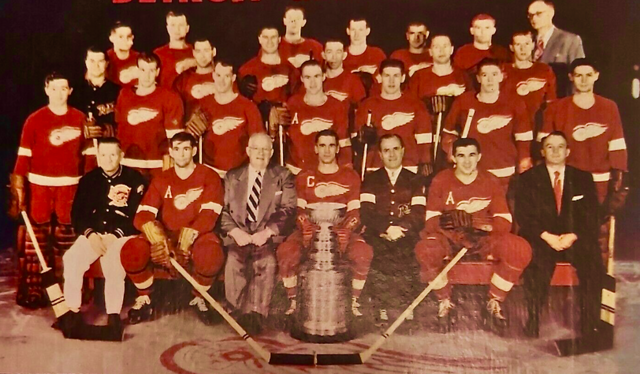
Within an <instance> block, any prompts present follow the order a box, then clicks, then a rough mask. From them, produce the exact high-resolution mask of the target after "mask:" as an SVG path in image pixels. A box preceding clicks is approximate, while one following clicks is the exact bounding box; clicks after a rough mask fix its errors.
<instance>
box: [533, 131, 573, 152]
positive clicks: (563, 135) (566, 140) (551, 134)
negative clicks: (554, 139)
mask: <svg viewBox="0 0 640 374" xmlns="http://www.w3.org/2000/svg"><path fill="white" fill-rule="evenodd" d="M550 136H559V137H561V138H562V139H564V141H565V143H567V148H569V139H567V136H566V135H565V134H564V133H563V132H562V131H559V130H555V131H553V132H551V133H550V134H549V135H547V136H545V137H544V138H542V141H541V142H540V144H541V145H542V147H544V143H545V142H546V141H547V139H548V138H549V137H550Z"/></svg>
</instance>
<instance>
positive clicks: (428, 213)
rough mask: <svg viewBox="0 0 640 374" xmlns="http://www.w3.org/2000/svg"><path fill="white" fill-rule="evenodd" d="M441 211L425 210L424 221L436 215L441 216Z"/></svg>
mask: <svg viewBox="0 0 640 374" xmlns="http://www.w3.org/2000/svg"><path fill="white" fill-rule="evenodd" d="M441 215H442V212H439V211H437V210H427V214H426V216H425V219H424V220H425V221H428V220H430V219H431V218H434V217H437V216H441Z"/></svg>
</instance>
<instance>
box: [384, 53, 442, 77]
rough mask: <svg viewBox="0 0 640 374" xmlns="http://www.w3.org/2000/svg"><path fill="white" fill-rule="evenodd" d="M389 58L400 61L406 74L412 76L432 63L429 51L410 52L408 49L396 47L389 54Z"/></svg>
mask: <svg viewBox="0 0 640 374" xmlns="http://www.w3.org/2000/svg"><path fill="white" fill-rule="evenodd" d="M391 58H394V59H396V60H400V61H402V63H403V64H404V70H405V71H406V72H407V76H409V77H413V75H414V74H415V73H417V72H418V71H419V70H422V69H426V68H428V67H429V66H431V65H432V64H433V58H432V57H431V55H429V51H427V50H425V51H424V52H422V53H411V52H409V50H408V49H398V50H397V51H394V52H393V53H392V54H391Z"/></svg>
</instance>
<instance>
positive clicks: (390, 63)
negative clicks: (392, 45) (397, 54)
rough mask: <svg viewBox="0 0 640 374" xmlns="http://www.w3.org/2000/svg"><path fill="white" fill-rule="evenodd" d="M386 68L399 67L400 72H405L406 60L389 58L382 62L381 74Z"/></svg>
mask: <svg viewBox="0 0 640 374" xmlns="http://www.w3.org/2000/svg"><path fill="white" fill-rule="evenodd" d="M386 68H399V69H400V73H402V74H404V73H405V70H404V62H402V61H400V60H396V59H395V58H388V59H386V60H384V61H382V62H381V63H380V74H382V72H383V71H384V69H386Z"/></svg>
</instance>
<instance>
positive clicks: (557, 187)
mask: <svg viewBox="0 0 640 374" xmlns="http://www.w3.org/2000/svg"><path fill="white" fill-rule="evenodd" d="M553 175H554V176H555V178H554V179H553V194H554V195H555V197H556V210H557V211H558V214H560V210H561V209H562V181H561V180H560V172H559V171H556V172H554V173H553Z"/></svg>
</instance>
